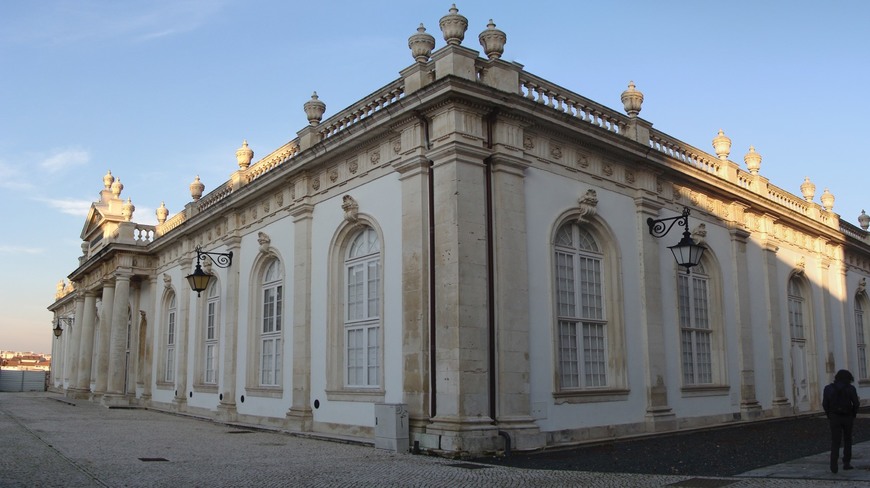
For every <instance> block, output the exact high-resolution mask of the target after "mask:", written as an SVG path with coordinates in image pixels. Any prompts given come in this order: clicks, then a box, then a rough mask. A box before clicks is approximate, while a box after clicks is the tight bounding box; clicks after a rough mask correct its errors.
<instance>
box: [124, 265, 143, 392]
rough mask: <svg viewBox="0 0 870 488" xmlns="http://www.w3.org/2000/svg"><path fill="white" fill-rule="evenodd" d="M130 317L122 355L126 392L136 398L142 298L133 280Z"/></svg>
mask: <svg viewBox="0 0 870 488" xmlns="http://www.w3.org/2000/svg"><path fill="white" fill-rule="evenodd" d="M130 287H131V294H130V317H129V320H130V322H129V324H128V337H127V343H126V344H125V349H124V355H125V357H126V363H127V371H126V375H127V376H126V378H125V380H124V383H125V384H126V385H127V387H126V391H125V392H124V393H126V394H127V395H129V396H130V398H136V378H137V377H138V371H139V355H138V354H136V352H137V351H138V350H139V325H140V323H141V321H140V315H139V304H140V303H141V299H142V285H141V283H140V282H138V281H135V282H132V283H131V284H130Z"/></svg>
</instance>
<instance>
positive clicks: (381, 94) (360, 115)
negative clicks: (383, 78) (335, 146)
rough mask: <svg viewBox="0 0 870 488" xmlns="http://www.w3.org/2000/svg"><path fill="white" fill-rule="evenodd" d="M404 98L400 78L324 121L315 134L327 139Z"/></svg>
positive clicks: (403, 89)
mask: <svg viewBox="0 0 870 488" xmlns="http://www.w3.org/2000/svg"><path fill="white" fill-rule="evenodd" d="M403 96H405V84H404V80H402V79H401V78H400V79H398V80H396V81H394V82H392V83H390V84H389V85H387V86H385V87H384V88H382V89H380V90H378V91H376V92H375V93H373V94H371V95H369V96H367V97H365V98H363V99H362V100H360V101H359V102H357V103H356V104H355V105H353V106H351V107H350V108H348V109H345V110H342V111H341V112H339V113H337V114H335V115H333V116H332V117H330V118H328V119H326V120H324V121H323V122H322V123H321V124H320V125H319V126H318V128H319V130H318V131H317V133H318V134H319V135H320V140H321V141H322V140H324V139H328V138H330V137H332V136H334V135H335V134H338V133H339V132H341V131H343V130H346V129H347V128H349V127H352V126H354V125H356V124H358V123H360V122H361V121H363V120H365V119H366V118H368V117H371V116H372V115H374V114H375V113H376V112H379V111H381V110H383V109H384V108H386V107H388V106H390V105H392V104H394V103H396V102H398V101H399V100H400V99H401V98H402V97H403Z"/></svg>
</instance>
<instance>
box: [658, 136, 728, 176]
mask: <svg viewBox="0 0 870 488" xmlns="http://www.w3.org/2000/svg"><path fill="white" fill-rule="evenodd" d="M649 146H650V147H651V148H653V149H655V150H656V151H659V152H661V153H664V154H667V155H668V156H670V157H672V158H674V159H677V160H679V161H682V162H684V163H686V164H689V165H691V166H694V167H695V168H698V169H700V170H701V171H704V172H707V173H710V174H713V175H716V176H722V175H723V171H722V162H721V161H720V160H719V159H718V158H716V156H712V155H710V154H707V153H706V152H704V151H702V150H700V149H698V148H696V147H693V146H690V145H689V144H686V143H685V142H682V141H680V140H678V139H674V138H672V137H669V136H667V135H665V134H664V133H663V132H659V131H657V130H655V129H650V135H649Z"/></svg>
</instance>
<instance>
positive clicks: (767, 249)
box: [762, 241, 792, 416]
mask: <svg viewBox="0 0 870 488" xmlns="http://www.w3.org/2000/svg"><path fill="white" fill-rule="evenodd" d="M762 249H763V250H762V253H763V255H764V281H765V285H766V286H765V289H766V290H767V310H768V313H769V315H768V323H767V326H768V333H769V334H770V347H771V356H770V367H771V372H772V374H773V377H772V380H773V405H772V406H773V412H774V415H777V416H783V415H790V414H791V413H792V412H791V407H790V404H789V401H788V397H786V395H785V391H786V389H785V388H786V385H785V370H784V365H783V363H784V362H783V350H782V348H783V346H782V341H783V331H782V328H783V327H782V326H783V320H784V318H783V316H782V302H781V300H780V297H781V296H782V292H781V290H780V288H781V286H782V285H781V283H780V279H779V273H777V264H778V258H777V256H776V253H777V251H779V247H777V246H776V245H775V244H774V243H773V242H770V241H767V242H764V243H763V248H762Z"/></svg>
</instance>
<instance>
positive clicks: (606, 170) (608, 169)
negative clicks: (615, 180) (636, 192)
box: [601, 163, 613, 176]
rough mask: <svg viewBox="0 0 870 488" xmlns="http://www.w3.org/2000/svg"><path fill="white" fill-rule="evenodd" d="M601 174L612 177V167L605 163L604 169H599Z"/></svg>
mask: <svg viewBox="0 0 870 488" xmlns="http://www.w3.org/2000/svg"><path fill="white" fill-rule="evenodd" d="M601 172H602V173H604V175H605V176H613V166H612V165H611V164H610V163H605V164H604V167H603V168H601Z"/></svg>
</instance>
